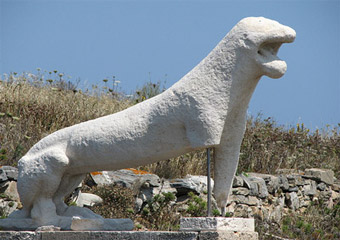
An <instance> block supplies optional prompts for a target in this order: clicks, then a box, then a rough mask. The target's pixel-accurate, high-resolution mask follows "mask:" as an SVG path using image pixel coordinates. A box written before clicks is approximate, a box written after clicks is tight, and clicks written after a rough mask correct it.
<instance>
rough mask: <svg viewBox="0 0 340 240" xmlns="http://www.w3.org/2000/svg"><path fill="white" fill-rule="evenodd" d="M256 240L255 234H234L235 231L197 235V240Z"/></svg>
mask: <svg viewBox="0 0 340 240" xmlns="http://www.w3.org/2000/svg"><path fill="white" fill-rule="evenodd" d="M231 239H232V240H257V239H258V234H257V233H256V232H245V231H243V232H235V231H217V232H206V231H202V232H200V235H199V240H231Z"/></svg>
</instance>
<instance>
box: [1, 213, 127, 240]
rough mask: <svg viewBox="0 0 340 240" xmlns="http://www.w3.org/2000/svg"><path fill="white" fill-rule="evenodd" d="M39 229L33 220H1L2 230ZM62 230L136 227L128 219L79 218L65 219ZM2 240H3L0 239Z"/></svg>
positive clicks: (60, 223)
mask: <svg viewBox="0 0 340 240" xmlns="http://www.w3.org/2000/svg"><path fill="white" fill-rule="evenodd" d="M38 227H41V226H39V225H37V224H36V223H35V222H34V221H33V220H32V219H31V218H20V219H16V218H5V219H0V229H3V230H21V231H27V230H28V231H34V230H36V229H37V228H38ZM55 227H60V229H62V230H74V231H131V230H132V229H133V227H134V224H133V221H132V220H131V219H127V218H121V219H105V218H102V219H101V218H98V219H88V218H82V219H81V218H77V217H73V218H71V217H64V218H63V219H62V220H61V221H60V222H59V223H58V226H55ZM0 239H1V238H0Z"/></svg>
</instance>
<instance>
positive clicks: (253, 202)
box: [230, 195, 260, 206]
mask: <svg viewBox="0 0 340 240" xmlns="http://www.w3.org/2000/svg"><path fill="white" fill-rule="evenodd" d="M230 200H231V201H234V202H236V203H238V204H246V205H248V206H258V205H260V200H259V199H258V198H257V197H255V196H243V195H231V199H230Z"/></svg>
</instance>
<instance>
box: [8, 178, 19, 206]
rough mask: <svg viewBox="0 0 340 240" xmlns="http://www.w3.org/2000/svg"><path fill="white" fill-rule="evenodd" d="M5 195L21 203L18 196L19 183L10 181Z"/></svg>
mask: <svg viewBox="0 0 340 240" xmlns="http://www.w3.org/2000/svg"><path fill="white" fill-rule="evenodd" d="M4 194H5V195H7V196H8V197H9V198H10V199H12V200H14V201H19V200H20V197H19V194H18V189H17V182H15V181H10V182H9V183H8V185H7V188H6V190H5V191H4Z"/></svg>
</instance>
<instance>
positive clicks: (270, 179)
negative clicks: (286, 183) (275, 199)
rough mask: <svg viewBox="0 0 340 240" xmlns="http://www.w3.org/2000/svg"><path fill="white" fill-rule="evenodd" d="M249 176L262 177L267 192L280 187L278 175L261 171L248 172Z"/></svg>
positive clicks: (272, 191) (274, 190) (273, 191)
mask: <svg viewBox="0 0 340 240" xmlns="http://www.w3.org/2000/svg"><path fill="white" fill-rule="evenodd" d="M249 176H250V177H256V178H262V179H263V180H264V181H265V183H266V185H267V189H268V192H269V193H272V194H273V193H275V192H276V191H277V190H278V189H279V188H280V180H279V178H278V177H276V176H273V175H270V174H263V173H249Z"/></svg>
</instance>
